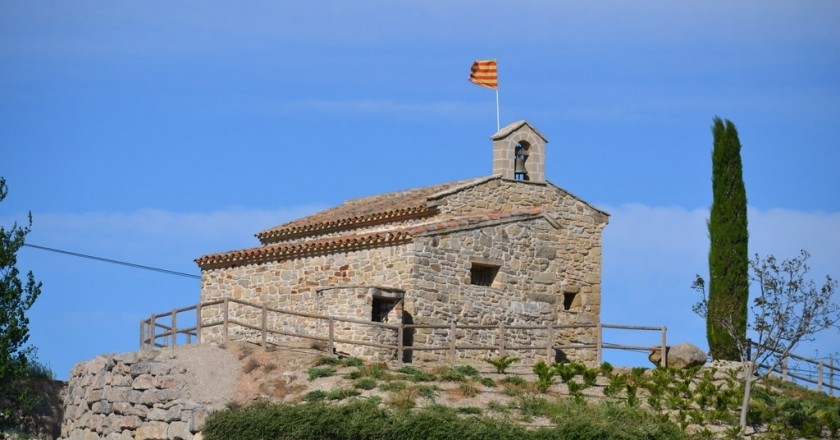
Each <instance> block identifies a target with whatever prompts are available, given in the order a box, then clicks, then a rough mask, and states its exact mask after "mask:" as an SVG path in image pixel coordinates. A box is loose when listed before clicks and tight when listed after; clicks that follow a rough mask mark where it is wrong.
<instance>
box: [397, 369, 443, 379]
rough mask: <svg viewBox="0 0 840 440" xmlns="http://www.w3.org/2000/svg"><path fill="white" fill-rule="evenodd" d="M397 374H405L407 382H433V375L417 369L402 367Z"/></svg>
mask: <svg viewBox="0 0 840 440" xmlns="http://www.w3.org/2000/svg"><path fill="white" fill-rule="evenodd" d="M397 373H402V374H405V375H406V376H408V377H407V379H408V380H410V381H412V382H431V381H433V380H435V375H434V374H431V373H426V372H425V371H421V370H418V369H417V368H414V367H410V366H407V365H406V366H404V367H402V368H400V369H399V370H397Z"/></svg>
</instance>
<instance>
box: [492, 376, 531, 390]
mask: <svg viewBox="0 0 840 440" xmlns="http://www.w3.org/2000/svg"><path fill="white" fill-rule="evenodd" d="M499 383H501V384H503V385H513V386H517V387H522V388H524V387H526V386H528V381H527V380H525V379H524V378H522V376H507V377H505V378H502V380H500V381H499Z"/></svg>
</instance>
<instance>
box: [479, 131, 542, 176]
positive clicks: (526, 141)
mask: <svg viewBox="0 0 840 440" xmlns="http://www.w3.org/2000/svg"><path fill="white" fill-rule="evenodd" d="M490 139H492V140H493V174H494V175H498V174H501V175H502V178H504V179H511V180H527V181H529V182H539V183H544V182H545V144H547V143H548V139H546V138H545V136H543V135H542V134H541V133H540V132H538V131H537V130H536V129H535V128H534V127H531V125H530V124H528V123H527V122H525V121H517V122H514V123H512V124H510V125H508V126H506V127H504V128H502V129H501V130H499V131H498V132H496V134H494V135H493V136H492V137H491V138H490Z"/></svg>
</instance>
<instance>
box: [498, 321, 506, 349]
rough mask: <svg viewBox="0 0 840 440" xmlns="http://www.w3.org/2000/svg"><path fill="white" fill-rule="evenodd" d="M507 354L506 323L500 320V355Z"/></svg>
mask: <svg viewBox="0 0 840 440" xmlns="http://www.w3.org/2000/svg"><path fill="white" fill-rule="evenodd" d="M504 355H505V323H504V322H499V356H504Z"/></svg>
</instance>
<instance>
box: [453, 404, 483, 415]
mask: <svg viewBox="0 0 840 440" xmlns="http://www.w3.org/2000/svg"><path fill="white" fill-rule="evenodd" d="M455 412H457V413H458V414H469V415H481V413H482V412H484V411H483V410H482V409H481V408H479V407H477V406H462V407H459V408H456V409H455Z"/></svg>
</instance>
